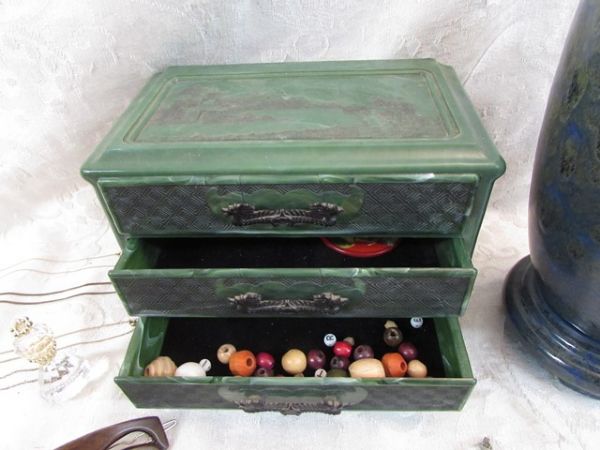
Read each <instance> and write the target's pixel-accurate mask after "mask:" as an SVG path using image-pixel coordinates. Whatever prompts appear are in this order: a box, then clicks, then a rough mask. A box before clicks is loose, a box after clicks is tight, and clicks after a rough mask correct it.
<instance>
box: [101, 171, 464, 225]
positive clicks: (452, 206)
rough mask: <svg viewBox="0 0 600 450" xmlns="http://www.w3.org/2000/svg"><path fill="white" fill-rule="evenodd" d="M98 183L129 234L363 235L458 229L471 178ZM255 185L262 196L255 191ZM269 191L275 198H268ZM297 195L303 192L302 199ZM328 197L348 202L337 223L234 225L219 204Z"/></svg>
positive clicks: (265, 204)
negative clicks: (368, 181) (266, 232)
mask: <svg viewBox="0 0 600 450" xmlns="http://www.w3.org/2000/svg"><path fill="white" fill-rule="evenodd" d="M102 190H103V195H104V198H105V199H106V203H107V206H108V209H109V211H110V212H111V214H112V215H113V217H114V219H115V222H116V226H117V228H118V229H119V231H120V232H122V233H125V234H128V235H131V236H160V235H165V236H166V235H187V234H191V233H199V234H203V233H215V232H219V233H221V232H235V233H243V232H244V231H245V230H271V231H276V232H277V233H292V232H298V231H303V232H308V233H310V232H312V233H313V234H322V233H323V230H324V229H325V230H327V232H341V231H343V232H347V233H352V234H363V235H364V234H369V233H389V232H395V233H399V234H438V235H451V234H458V233H460V230H461V227H462V225H463V222H464V221H465V218H466V216H467V213H468V210H469V208H470V206H471V202H472V197H473V195H474V190H475V184H474V183H465V182H421V183H379V184H356V185H344V184H326V185H325V184H289V185H279V184H278V185H239V186H236V185H218V186H207V185H193V184H186V185H168V184H163V185H152V184H145V185H131V186H103V188H102ZM261 192H263V193H264V195H262V196H261ZM290 193H292V194H291V195H290ZM286 197H287V198H286ZM336 197H337V198H336ZM273 198H274V199H275V201H276V202H277V204H276V205H273V204H272V203H271V201H272V199H273ZM301 198H305V199H306V201H305V203H304V204H303V203H302V201H301V200H300V199H301ZM249 199H250V200H249ZM331 199H333V201H334V202H336V200H337V203H341V204H342V206H343V205H344V204H350V207H346V208H344V211H343V212H341V213H340V214H339V215H338V216H337V218H336V219H337V220H336V223H335V224H334V225H331V226H327V227H324V226H320V225H312V224H296V225H292V226H290V225H287V224H283V225H281V224H279V225H271V224H254V225H247V226H243V227H242V226H235V225H233V224H232V220H231V219H230V218H229V217H227V216H226V215H224V214H223V213H222V211H221V210H222V208H223V207H226V206H228V205H230V204H235V203H242V202H247V203H253V204H254V205H253V206H256V208H257V209H279V208H282V207H285V205H286V204H287V205H289V208H295V209H301V208H304V209H306V208H309V207H310V205H311V204H313V203H317V202H320V201H328V200H331ZM329 203H332V202H329Z"/></svg>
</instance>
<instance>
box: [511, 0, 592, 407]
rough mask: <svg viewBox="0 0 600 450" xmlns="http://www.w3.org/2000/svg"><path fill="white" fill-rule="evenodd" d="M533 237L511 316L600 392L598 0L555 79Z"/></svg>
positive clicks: (538, 349) (563, 376)
mask: <svg viewBox="0 0 600 450" xmlns="http://www.w3.org/2000/svg"><path fill="white" fill-rule="evenodd" d="M529 240H530V252H531V255H530V256H528V257H526V258H524V259H523V260H521V261H520V262H519V263H518V264H517V265H516V266H515V267H514V268H513V269H512V271H511V273H510V274H509V276H508V278H507V281H506V286H505V298H506V303H507V307H508V313H509V316H510V318H511V319H512V321H513V323H514V324H515V326H516V328H517V330H518V331H519V333H520V335H521V336H522V338H523V340H524V341H525V342H526V343H527V344H528V346H529V347H530V348H531V349H532V351H533V352H534V354H535V355H537V357H538V359H539V361H540V362H541V363H542V364H543V365H544V366H546V367H547V368H548V369H549V370H550V371H551V372H552V373H553V374H554V375H556V376H557V377H558V378H559V379H560V380H561V381H562V382H563V383H564V384H566V385H567V386H569V387H571V388H573V389H575V390H577V391H579V392H582V393H584V394H587V395H590V396H593V397H596V398H600V0H584V1H582V2H581V3H580V5H579V9H578V11H577V13H576V16H575V19H574V22H573V24H572V26H571V32H570V34H569V38H568V41H567V44H566V47H565V50H564V52H563V57H562V61H561V63H560V66H559V69H558V72H557V74H556V77H555V80H554V85H553V88H552V91H551V94H550V100H549V102H548V107H547V110H546V117H545V120H544V124H543V127H542V131H541V135H540V139H539V143H538V148H537V154H536V161H535V166H534V170H533V179H532V184H531V193H530V204H529Z"/></svg>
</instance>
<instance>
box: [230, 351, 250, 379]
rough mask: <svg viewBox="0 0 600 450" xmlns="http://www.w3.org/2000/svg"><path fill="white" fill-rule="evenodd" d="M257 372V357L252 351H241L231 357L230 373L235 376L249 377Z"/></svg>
mask: <svg viewBox="0 0 600 450" xmlns="http://www.w3.org/2000/svg"><path fill="white" fill-rule="evenodd" d="M255 370H256V357H255V356H254V354H253V353H252V352H251V351H250V350H240V351H239V352H235V353H233V354H232V355H231V356H230V357H229V371H230V372H231V373H232V374H234V375H239V376H241V377H249V376H251V375H252V374H253V373H254V371H255Z"/></svg>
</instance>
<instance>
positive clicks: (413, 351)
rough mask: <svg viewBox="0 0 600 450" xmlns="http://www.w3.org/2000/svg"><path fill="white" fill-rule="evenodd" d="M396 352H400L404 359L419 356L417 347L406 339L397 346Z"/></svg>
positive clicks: (410, 359) (407, 359) (409, 359)
mask: <svg viewBox="0 0 600 450" xmlns="http://www.w3.org/2000/svg"><path fill="white" fill-rule="evenodd" d="M398 353H400V354H401V355H402V357H403V358H404V359H405V360H406V361H412V360H413V359H417V356H419V352H417V347H415V346H414V345H413V344H412V343H411V342H408V341H405V342H403V343H402V344H400V345H399V346H398Z"/></svg>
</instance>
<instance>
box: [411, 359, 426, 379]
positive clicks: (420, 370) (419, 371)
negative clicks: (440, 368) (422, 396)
mask: <svg viewBox="0 0 600 450" xmlns="http://www.w3.org/2000/svg"><path fill="white" fill-rule="evenodd" d="M408 376H409V377H413V378H425V377H426V376H427V366H426V365H425V364H423V363H422V362H421V361H419V360H418V359H413V360H412V361H411V362H409V363H408Z"/></svg>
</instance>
